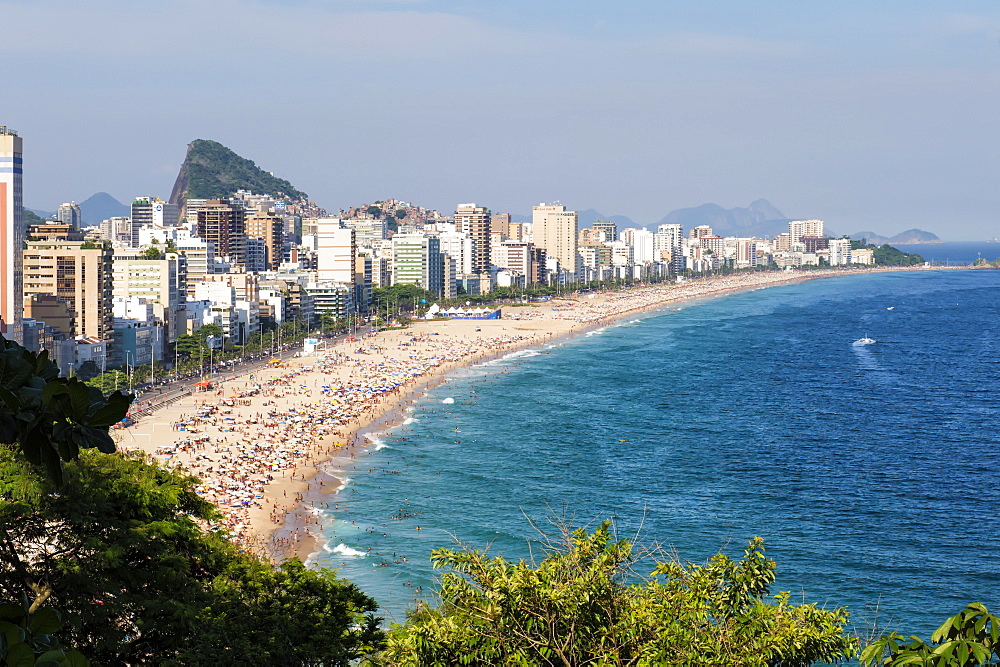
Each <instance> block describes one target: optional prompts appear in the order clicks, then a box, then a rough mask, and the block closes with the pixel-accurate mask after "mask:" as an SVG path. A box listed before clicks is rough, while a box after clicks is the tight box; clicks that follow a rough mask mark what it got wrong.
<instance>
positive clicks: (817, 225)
mask: <svg viewBox="0 0 1000 667" xmlns="http://www.w3.org/2000/svg"><path fill="white" fill-rule="evenodd" d="M788 234H789V236H791V243H792V244H795V243H801V241H802V237H803V236H823V221H822V220H791V221H789V223H788Z"/></svg>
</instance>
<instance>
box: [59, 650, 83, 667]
mask: <svg viewBox="0 0 1000 667" xmlns="http://www.w3.org/2000/svg"><path fill="white" fill-rule="evenodd" d="M62 666H63V667H90V660H87V658H86V657H85V656H84V655H83V654H82V653H80V652H79V651H67V652H66V659H65V660H63V662H62Z"/></svg>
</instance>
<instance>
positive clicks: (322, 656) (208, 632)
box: [0, 448, 381, 665]
mask: <svg viewBox="0 0 1000 667" xmlns="http://www.w3.org/2000/svg"><path fill="white" fill-rule="evenodd" d="M196 483H197V480H196V479H194V478H192V477H189V476H186V475H183V474H180V473H177V472H173V471H169V470H165V469H163V468H161V467H158V466H155V465H151V464H147V463H145V462H144V461H142V460H139V459H136V458H129V457H125V456H121V455H106V454H100V453H97V452H83V453H81V455H80V456H79V458H78V460H76V461H74V462H71V463H67V464H65V466H64V481H63V484H62V485H60V486H58V487H57V486H56V485H55V484H54V482H53V481H52V480H51V479H49V478H48V477H45V476H43V475H39V474H37V473H36V472H35V471H33V470H32V467H31V466H30V464H28V463H27V462H26V461H25V460H24V459H22V458H20V457H18V456H17V455H16V454H15V453H14V452H13V451H11V450H10V449H9V448H4V449H3V450H0V495H2V498H3V500H4V502H3V503H2V504H0V525H2V526H3V531H2V533H0V564H2V569H0V595H2V597H3V598H5V599H8V600H16V599H20V598H21V596H22V594H23V595H28V596H29V597H30V599H31V605H32V606H33V607H34V608H38V607H39V606H40V602H44V603H46V605H47V606H50V607H53V608H56V609H59V610H61V612H62V614H63V618H64V627H63V629H62V632H61V636H62V637H63V638H64V640H65V641H67V643H69V644H70V645H72V646H74V647H76V648H78V649H80V650H81V651H82V652H83V653H84V654H85V655H87V656H88V657H90V658H91V659H92V660H94V661H96V662H99V663H101V664H123V663H124V664H137V663H151V664H185V665H201V664H205V665H208V664H252V665H272V664H315V663H320V662H322V663H324V664H331V665H334V664H346V663H347V662H348V661H350V660H352V659H356V658H358V657H360V656H361V655H363V654H364V653H366V652H368V651H369V650H370V649H371V648H372V647H374V646H376V645H377V644H378V641H379V639H380V636H381V632H380V631H379V630H378V627H377V619H375V618H374V617H372V615H371V613H372V612H373V611H374V610H375V608H376V607H375V603H374V601H373V600H371V599H370V598H368V597H367V596H365V595H364V594H363V593H361V591H359V590H358V589H357V587H355V586H354V585H353V584H349V583H347V582H343V581H340V580H338V579H337V578H336V577H335V576H334V575H333V574H332V573H331V572H330V571H327V570H311V569H306V568H305V567H304V566H303V565H302V564H301V563H299V562H298V561H289V562H287V563H285V564H284V565H283V566H282V567H281V568H277V569H276V568H275V567H273V566H272V565H271V564H269V563H267V562H264V561H262V560H260V559H259V558H257V557H256V556H253V555H250V554H246V553H240V551H239V550H238V549H237V548H236V547H235V546H234V545H233V544H231V543H230V542H228V540H227V539H226V537H225V535H223V534H218V533H216V532H213V531H206V530H203V527H202V525H200V522H207V521H213V520H216V519H218V518H219V515H218V512H217V510H216V509H215V507H214V506H213V505H211V504H210V503H208V502H207V501H205V500H204V499H202V498H201V497H200V496H198V495H197V494H196V493H195V491H194V488H195V485H196Z"/></svg>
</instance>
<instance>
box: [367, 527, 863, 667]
mask: <svg viewBox="0 0 1000 667" xmlns="http://www.w3.org/2000/svg"><path fill="white" fill-rule="evenodd" d="M647 555H648V554H639V555H638V556H637V555H636V553H635V552H634V550H633V546H632V544H630V543H629V542H627V541H624V540H618V539H617V538H616V537H615V536H614V535H613V533H612V530H611V526H610V524H609V523H604V524H602V525H600V526H599V527H598V528H597V529H596V530H595V531H594V532H592V533H588V532H587V531H586V530H583V529H577V530H573V531H569V530H566V531H564V533H563V535H562V536H561V538H560V539H559V540H558V541H555V542H552V543H551V546H550V548H549V549H548V550H547V554H546V557H545V558H544V560H543V561H542V562H541V563H540V564H539V565H538V566H537V567H533V566H531V565H529V564H527V563H525V562H523V561H522V562H519V563H511V562H509V561H507V560H504V559H503V558H491V557H489V556H488V555H487V554H486V553H483V552H480V551H476V550H471V549H465V548H460V549H439V550H436V551H434V553H433V554H432V560H433V562H434V565H435V567H436V568H441V569H445V570H446V572H445V573H444V574H443V575H442V581H441V591H440V598H441V603H440V605H439V606H436V607H432V608H421V609H418V610H417V611H415V612H413V613H412V614H411V616H410V618H409V620H408V621H407V623H406V624H405V625H401V626H396V627H394V628H393V629H392V631H391V632H390V635H389V638H388V645H387V648H386V650H385V651H383V652H382V653H381V654H380V655H379V656H378V659H377V660H376V662H377V663H379V664H541V665H581V664H616V665H633V664H636V665H638V664H642V665H645V664H664V663H669V664H706V665H707V664H711V665H719V664H727V665H800V664H807V663H809V662H812V661H816V660H826V661H834V660H837V659H840V658H845V657H850V656H852V655H854V653H855V650H856V641H855V640H854V639H853V638H850V637H848V636H847V635H846V634H845V633H844V624H845V622H846V621H847V612H846V611H845V610H844V609H835V610H833V611H827V610H823V609H818V608H817V607H816V606H815V605H793V604H790V603H789V598H788V594H787V593H781V594H779V595H777V596H775V597H774V598H773V601H768V600H767V596H768V589H769V586H770V584H771V583H772V582H773V581H774V571H775V567H774V562H773V561H771V560H768V559H767V558H765V556H764V551H763V541H762V540H761V539H760V538H754V540H752V541H751V542H750V544H749V546H748V547H747V549H746V551H745V552H744V555H743V558H742V559H741V560H738V561H734V560H732V559H730V558H729V557H727V556H726V555H724V554H721V553H720V554H718V555H717V556H715V557H714V558H712V559H711V561H709V563H708V564H706V565H693V564H690V563H681V562H678V561H676V560H674V559H665V560H660V561H658V562H656V564H655V566H654V567H653V570H652V574H651V576H650V577H649V578H647V579H645V580H639V581H636V577H635V575H634V573H633V572H632V571H631V567H632V566H633V565H635V564H637V563H638V562H639V560H640V559H641V558H643V557H645V556H647Z"/></svg>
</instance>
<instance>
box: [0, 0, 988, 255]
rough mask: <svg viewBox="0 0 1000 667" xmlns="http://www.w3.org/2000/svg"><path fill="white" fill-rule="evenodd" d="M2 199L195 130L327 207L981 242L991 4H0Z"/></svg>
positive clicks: (66, 184)
mask: <svg viewBox="0 0 1000 667" xmlns="http://www.w3.org/2000/svg"><path fill="white" fill-rule="evenodd" d="M0 10H2V12H3V16H4V22H5V23H7V24H8V25H11V26H17V30H13V31H8V32H7V33H6V35H5V38H4V40H3V41H2V42H0V51H2V52H3V54H4V56H5V58H7V60H8V62H9V63H11V66H10V67H9V68H7V69H6V70H5V75H4V86H3V90H4V95H3V99H2V103H0V123H3V124H6V125H8V126H10V127H12V128H14V129H16V130H17V131H18V133H19V134H20V135H21V136H22V137H23V138H24V141H25V156H26V157H25V181H24V188H25V192H24V194H25V200H24V201H25V205H26V206H28V207H32V208H39V209H43V210H55V207H56V206H58V205H59V204H60V203H61V202H63V201H70V200H76V201H81V200H83V199H86V198H87V197H88V196H90V195H91V194H93V193H95V192H98V191H107V192H109V193H111V194H112V195H114V196H115V197H116V198H118V199H119V200H121V201H129V200H130V199H131V198H132V197H134V196H136V195H140V194H152V195H158V196H162V197H166V196H167V195H169V192H170V187H171V185H172V183H173V179H174V177H175V175H176V173H177V168H178V166H179V165H180V163H181V161H182V160H183V158H184V151H185V148H186V146H187V144H188V142H190V141H191V140H193V139H196V138H206V139H214V140H217V141H220V142H222V143H223V144H225V145H227V146H230V147H232V148H233V149H234V150H236V151H237V152H239V153H240V154H242V155H246V156H248V157H251V158H252V159H254V160H255V161H256V162H257V163H258V164H259V165H260V166H261V167H263V168H265V169H267V170H270V171H273V172H274V173H275V174H277V175H279V176H281V177H283V178H287V179H289V180H290V181H291V182H293V183H294V184H295V185H296V186H297V187H299V188H301V189H302V190H304V191H306V192H308V193H309V195H310V197H311V198H312V199H314V200H315V201H317V202H318V203H319V204H320V205H322V206H324V207H326V208H328V209H330V210H336V209H338V208H341V207H344V208H346V207H349V206H351V205H356V204H359V203H363V202H368V201H373V200H376V199H381V198H385V197H397V198H400V199H403V200H408V201H413V202H415V203H418V204H420V205H423V206H428V207H432V208H438V209H441V210H444V211H448V210H453V209H454V206H455V205H456V204H457V203H459V202H470V201H476V202H479V203H481V204H482V205H485V206H489V207H490V208H491V209H492V210H493V211H495V212H496V211H511V212H514V213H521V214H526V213H528V212H530V208H531V206H532V205H534V204H537V203H538V202H541V201H551V200H560V201H562V202H564V203H566V204H567V205H568V206H571V207H572V208H574V209H576V210H583V209H587V208H594V209H597V210H598V211H601V212H602V213H604V214H607V215H615V214H617V215H626V216H629V217H631V218H633V219H634V220H635V221H636V222H638V223H641V224H651V223H655V222H656V221H657V220H659V219H660V218H661V217H662V216H663V215H664V214H666V213H667V212H668V211H671V210H673V209H677V208H682V207H688V206H697V205H699V204H702V203H706V202H714V203H717V204H720V205H722V206H725V207H727V208H728V207H732V206H746V205H747V204H749V203H750V202H751V201H753V200H755V199H758V198H767V199H768V200H769V201H771V202H773V203H774V204H775V205H776V206H777V207H778V208H780V209H781V210H782V211H783V212H784V213H785V214H786V215H788V216H790V217H796V218H808V217H817V218H822V219H824V220H826V222H827V224H828V226H829V227H830V228H831V229H836V230H838V231H840V232H845V233H846V232H854V231H857V230H862V229H864V230H873V231H875V232H878V233H883V234H893V233H896V232H898V231H901V230H903V229H908V228H913V227H918V228H921V229H926V230H928V231H931V232H934V233H936V234H938V235H939V236H941V237H942V238H944V239H946V240H963V239H982V238H987V237H994V236H1000V222H998V220H997V210H998V208H1000V206H998V204H1000V201H998V194H997V190H996V188H995V182H996V179H997V175H998V159H1000V158H998V151H997V140H996V132H995V127H994V125H995V116H996V109H997V106H998V102H1000V85H998V84H1000V80H998V79H1000V74H998V69H997V65H998V61H1000V42H998V35H1000V30H998V29H1000V11H998V9H997V7H996V5H995V4H994V3H988V2H957V3H948V4H947V5H945V4H943V3H931V2H907V3H902V2H887V3H880V4H879V5H878V6H871V5H870V4H869V3H861V2H855V1H851V2H841V3H836V4H829V5H824V6H812V5H809V6H807V5H791V4H786V3H776V2H766V3H742V2H731V1H730V2H712V3H698V2H690V1H684V2H669V3H662V2H652V1H649V2H642V1H625V2H616V3H578V2H563V1H548V2H542V3H529V2H512V1H507V2H490V3H464V2H449V1H437V2H436V1H432V0H429V1H426V2H422V1H420V0H412V1H407V0H401V1H398V2H365V1H361V0H358V1H353V2H347V1H345V2H318V1H316V2H313V1H309V0H301V1H296V0H288V1H264V0H262V1H258V2H248V1H244V0H225V1H221V2H212V3H195V2H190V1H186V0H180V1H171V2H163V3H157V4H155V5H146V4H138V5H137V4H135V3H125V2H120V1H118V0H98V1H97V2H91V3H87V4H86V5H81V4H78V3H69V2H65V1H57V2H47V3H44V4H41V3H26V2H9V1H3V2H0Z"/></svg>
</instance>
